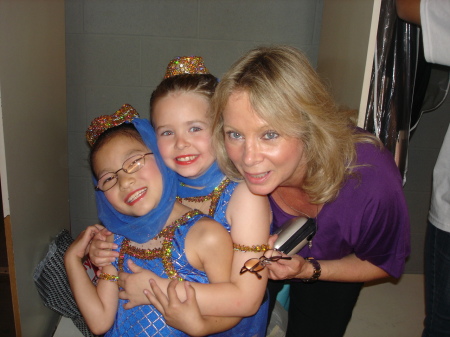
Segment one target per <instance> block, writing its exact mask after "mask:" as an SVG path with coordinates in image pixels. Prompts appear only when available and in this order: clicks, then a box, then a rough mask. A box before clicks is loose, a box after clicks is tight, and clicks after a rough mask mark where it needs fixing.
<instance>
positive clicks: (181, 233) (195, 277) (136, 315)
mask: <svg viewBox="0 0 450 337" xmlns="http://www.w3.org/2000/svg"><path fill="white" fill-rule="evenodd" d="M204 216H206V215H204V214H202V213H201V212H200V211H198V210H192V211H189V212H188V213H186V214H185V215H183V217H181V218H180V219H178V220H177V221H175V222H174V223H173V224H172V225H170V226H167V227H166V228H165V229H164V230H163V231H162V232H161V233H160V234H159V236H160V237H162V238H163V243H162V247H161V248H160V249H151V250H150V249H140V248H136V247H133V246H131V245H130V242H129V240H128V239H126V238H124V237H123V236H119V235H115V237H114V242H115V243H117V244H118V245H119V250H120V252H121V254H120V255H121V257H120V258H119V259H117V260H116V261H115V262H114V263H113V264H114V266H115V267H116V268H117V269H119V270H123V271H125V272H128V273H130V272H131V271H130V270H129V268H128V264H127V263H126V261H127V260H128V259H131V260H132V261H133V262H134V263H135V264H137V265H138V266H140V267H142V268H145V269H149V270H151V271H153V272H154V273H155V274H157V275H158V276H160V277H164V278H179V279H184V280H188V281H193V282H199V283H208V279H207V277H206V273H205V272H203V271H200V270H198V269H195V268H194V267H192V266H191V265H190V264H189V262H188V260H187V258H186V255H185V239H186V235H187V233H188V232H189V230H190V228H192V226H193V225H195V223H196V222H197V221H198V220H199V219H201V218H202V217H204ZM125 302H126V301H124V300H119V308H118V312H117V315H116V320H115V322H114V325H113V327H112V328H111V329H110V330H109V331H108V333H107V334H106V335H105V336H108V337H110V336H133V337H134V336H187V335H186V334H185V333H183V332H182V331H179V330H177V329H174V328H172V327H170V326H168V325H167V324H166V323H165V320H164V317H163V316H162V315H161V313H160V312H159V311H157V310H156V308H155V307H154V306H152V305H142V306H139V307H135V308H133V309H129V310H125V309H123V304H124V303H125Z"/></svg>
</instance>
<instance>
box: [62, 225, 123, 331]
mask: <svg viewBox="0 0 450 337" xmlns="http://www.w3.org/2000/svg"><path fill="white" fill-rule="evenodd" d="M96 231H98V230H97V228H95V227H94V226H90V227H88V228H87V229H86V230H85V231H83V232H82V233H81V234H80V235H79V236H78V237H77V238H76V239H75V241H74V242H73V243H72V244H71V245H70V246H69V248H68V249H67V251H66V254H65V256H64V264H65V267H66V271H67V276H68V278H69V283H70V288H71V289H72V293H73V295H74V297H75V301H76V302H77V305H78V308H79V309H80V312H81V314H82V315H83V317H84V318H85V320H86V323H87V324H88V326H89V328H90V329H91V330H92V332H93V333H95V334H103V333H105V332H106V331H108V330H109V328H110V327H111V326H112V324H113V322H114V318H115V314H116V312H117V305H118V287H117V284H116V283H113V282H109V281H105V280H100V281H99V284H98V286H97V287H96V286H94V285H93V284H92V281H91V279H90V278H89V276H88V274H87V273H86V270H85V269H84V266H83V264H82V260H83V258H84V257H85V256H84V254H85V250H86V248H87V246H88V245H89V242H90V240H91V239H92V237H93V236H94V234H95V233H96ZM104 272H105V273H110V274H112V275H114V274H117V272H116V270H115V268H114V267H112V266H109V267H106V268H105V270H104Z"/></svg>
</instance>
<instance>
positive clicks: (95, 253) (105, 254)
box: [89, 224, 119, 268]
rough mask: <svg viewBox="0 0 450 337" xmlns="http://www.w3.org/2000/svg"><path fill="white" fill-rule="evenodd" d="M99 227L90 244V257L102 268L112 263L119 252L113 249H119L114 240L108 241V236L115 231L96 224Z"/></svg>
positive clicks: (93, 262)
mask: <svg viewBox="0 0 450 337" xmlns="http://www.w3.org/2000/svg"><path fill="white" fill-rule="evenodd" d="M95 227H96V228H97V229H98V232H96V234H95V236H94V238H93V239H92V242H91V244H90V246H89V259H90V260H91V262H92V264H94V265H95V266H97V267H99V268H101V267H105V266H108V265H110V264H111V262H113V261H114V260H115V259H116V258H117V257H119V252H117V251H113V250H112V249H117V245H116V244H115V243H113V242H107V241H106V238H107V237H108V236H110V235H112V234H113V233H112V232H110V231H109V230H107V229H106V228H105V227H103V226H101V225H98V224H97V225H95Z"/></svg>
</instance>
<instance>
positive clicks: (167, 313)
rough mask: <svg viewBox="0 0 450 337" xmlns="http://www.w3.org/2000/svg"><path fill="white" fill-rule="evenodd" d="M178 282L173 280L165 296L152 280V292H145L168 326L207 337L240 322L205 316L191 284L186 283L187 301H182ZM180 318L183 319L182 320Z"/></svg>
mask: <svg viewBox="0 0 450 337" xmlns="http://www.w3.org/2000/svg"><path fill="white" fill-rule="evenodd" d="M178 283H179V281H178V280H172V281H171V282H170V284H169V286H168V288H167V295H166V294H164V293H163V292H162V291H161V289H160V288H159V287H158V285H157V284H156V282H155V281H154V280H150V287H151V290H152V291H149V290H147V289H146V290H144V293H145V295H146V296H147V297H148V299H149V301H150V302H151V303H153V305H154V306H155V307H156V308H157V309H158V310H159V311H160V312H161V313H162V314H163V315H164V318H165V319H166V322H167V324H169V325H170V326H172V327H174V328H176V329H178V330H181V331H184V332H185V333H187V334H189V335H190V336H205V335H210V334H213V333H218V332H222V331H225V330H228V329H231V328H232V327H234V326H235V325H236V324H237V323H239V322H240V320H241V318H240V317H220V316H203V315H201V313H200V308H199V307H198V303H197V300H196V297H195V290H194V288H192V287H191V286H190V282H188V281H184V282H182V285H184V289H185V290H186V295H187V299H186V301H183V302H182V301H180V299H179V298H178V296H177V293H176V290H175V288H176V286H177V284H178ZM180 317H182V318H183V319H181V320H180Z"/></svg>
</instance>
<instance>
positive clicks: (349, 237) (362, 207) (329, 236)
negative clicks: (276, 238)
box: [270, 143, 410, 278]
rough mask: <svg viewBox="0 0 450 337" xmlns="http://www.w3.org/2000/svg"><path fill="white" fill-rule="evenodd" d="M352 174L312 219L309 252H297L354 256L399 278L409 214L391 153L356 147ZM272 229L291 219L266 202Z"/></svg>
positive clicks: (324, 256)
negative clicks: (314, 229) (313, 227)
mask: <svg viewBox="0 0 450 337" xmlns="http://www.w3.org/2000/svg"><path fill="white" fill-rule="evenodd" d="M356 152H357V164H358V165H365V166H361V167H358V168H356V169H355V173H356V175H355V176H354V177H350V178H349V179H347V181H346V182H345V184H344V185H343V187H342V188H341V190H340V192H339V195H338V197H337V198H336V199H335V200H334V201H332V202H329V203H326V204H325V205H324V206H323V208H322V210H321V211H320V213H319V216H318V218H317V233H316V235H315V237H314V238H313V240H312V248H309V247H308V246H305V247H304V248H303V249H302V250H301V251H300V252H299V253H298V254H299V255H301V256H303V257H309V256H312V257H314V258H315V259H317V260H333V259H340V258H343V257H344V256H347V255H349V254H353V253H354V254H355V255H356V256H357V257H358V258H360V259H361V260H367V261H369V262H371V263H372V264H374V265H376V266H378V267H380V268H382V269H383V270H385V271H386V272H387V273H388V274H390V275H391V276H394V277H396V278H398V277H400V276H401V274H402V273H403V270H404V266H405V259H406V257H407V256H408V255H409V253H410V232H409V231H410V229H409V216H408V210H407V206H406V201H405V197H404V194H403V188H402V180H401V176H400V173H399V170H398V168H397V166H396V165H395V162H394V159H393V156H392V154H391V153H390V152H389V151H387V150H380V149H379V148H378V147H376V146H375V145H373V144H365V143H361V144H358V145H357V147H356ZM270 203H271V206H272V211H273V216H274V220H273V231H274V230H275V229H276V228H278V227H279V226H281V225H282V224H283V223H284V222H285V221H286V220H288V219H291V218H293V217H294V216H292V215H290V214H287V213H286V212H284V211H283V210H282V209H281V208H279V207H278V205H277V204H276V203H275V202H274V200H273V199H272V198H270Z"/></svg>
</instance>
